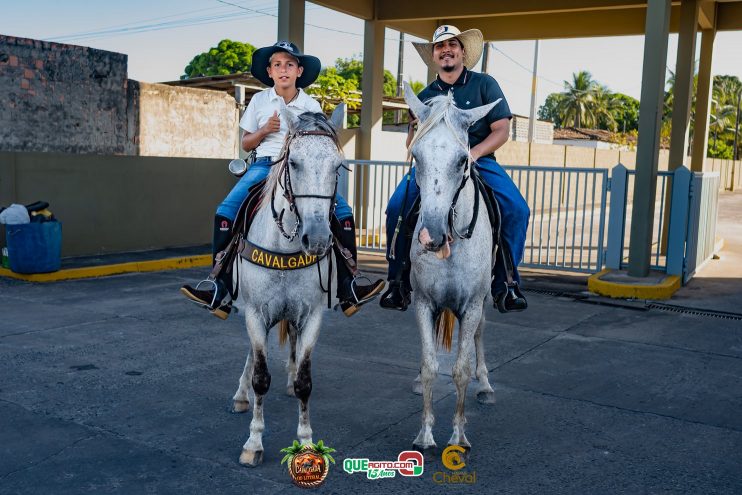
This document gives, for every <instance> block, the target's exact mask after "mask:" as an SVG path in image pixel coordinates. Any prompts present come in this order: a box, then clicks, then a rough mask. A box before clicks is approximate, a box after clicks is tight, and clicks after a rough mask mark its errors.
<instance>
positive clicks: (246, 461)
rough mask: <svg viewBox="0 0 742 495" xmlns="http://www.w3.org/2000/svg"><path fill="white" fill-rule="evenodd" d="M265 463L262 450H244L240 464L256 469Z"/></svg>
mask: <svg viewBox="0 0 742 495" xmlns="http://www.w3.org/2000/svg"><path fill="white" fill-rule="evenodd" d="M262 462H263V451H262V450H243V451H242V453H241V454H240V464H242V465H243V466H247V467H255V466H257V465H259V464H261V463H262Z"/></svg>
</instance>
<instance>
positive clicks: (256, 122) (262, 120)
mask: <svg viewBox="0 0 742 495" xmlns="http://www.w3.org/2000/svg"><path fill="white" fill-rule="evenodd" d="M283 106H285V104H284V103H283V97H281V96H279V95H278V94H277V93H276V89H275V88H267V89H264V90H263V91H261V92H260V93H256V94H255V95H254V96H253V97H252V99H251V100H250V103H249V104H248V105H247V110H245V113H244V114H243V115H242V119H240V127H241V128H242V129H244V130H246V131H247V132H256V131H257V130H258V129H260V128H261V127H263V126H264V125H265V124H266V122H268V119H269V118H271V117H272V116H273V112H276V111H277V112H278V116H279V118H280V116H281V107H283ZM288 108H289V110H291V111H292V112H293V113H294V115H299V114H301V113H304V112H321V111H322V108H321V107H320V106H319V103H317V101H316V100H315V99H314V98H312V97H311V96H309V95H308V94H306V93H305V92H304V90H303V89H301V88H300V89H299V95H298V96H297V97H296V98H295V99H294V100H293V101H292V102H291V103H289V104H288ZM287 131H288V126H287V125H286V122H285V119H281V130H280V131H278V132H272V133H270V134H268V135H267V136H265V138H264V139H263V141H261V142H260V144H259V145H258V147H257V150H256V151H257V153H258V156H273V157H275V156H278V154H279V153H280V152H281V148H282V147H283V139H284V137H286V132H287Z"/></svg>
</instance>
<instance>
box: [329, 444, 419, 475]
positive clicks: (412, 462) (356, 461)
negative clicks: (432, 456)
mask: <svg viewBox="0 0 742 495" xmlns="http://www.w3.org/2000/svg"><path fill="white" fill-rule="evenodd" d="M424 462H425V460H424V458H423V455H422V454H421V453H420V452H417V451H414V450H405V451H403V452H400V453H399V455H398V456H397V460H396V461H371V460H369V459H365V458H348V459H345V460H344V461H343V471H345V472H346V473H348V474H353V473H366V477H367V478H368V479H370V480H378V479H382V478H394V477H395V476H396V475H397V473H399V474H401V475H402V476H410V477H412V476H422V474H423V471H424Z"/></svg>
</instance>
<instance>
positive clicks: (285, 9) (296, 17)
mask: <svg viewBox="0 0 742 495" xmlns="http://www.w3.org/2000/svg"><path fill="white" fill-rule="evenodd" d="M278 40H279V41H280V40H287V41H290V42H292V43H293V44H295V45H296V46H298V47H299V50H301V51H302V52H303V51H304V0H278Z"/></svg>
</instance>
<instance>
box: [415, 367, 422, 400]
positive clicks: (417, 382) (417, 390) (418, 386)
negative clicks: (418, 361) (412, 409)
mask: <svg viewBox="0 0 742 495" xmlns="http://www.w3.org/2000/svg"><path fill="white" fill-rule="evenodd" d="M412 393H413V394H415V395H422V394H423V384H422V380H421V379H420V372H419V371H418V373H417V377H416V378H415V381H413V382H412Z"/></svg>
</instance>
